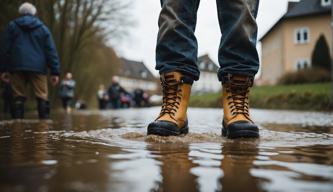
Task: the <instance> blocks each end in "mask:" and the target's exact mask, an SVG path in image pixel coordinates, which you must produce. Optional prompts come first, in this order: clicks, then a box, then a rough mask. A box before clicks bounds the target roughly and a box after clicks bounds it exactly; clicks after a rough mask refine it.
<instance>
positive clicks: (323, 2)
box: [321, 0, 331, 7]
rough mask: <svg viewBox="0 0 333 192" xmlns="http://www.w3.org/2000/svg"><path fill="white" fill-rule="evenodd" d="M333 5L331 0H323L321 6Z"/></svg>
mask: <svg viewBox="0 0 333 192" xmlns="http://www.w3.org/2000/svg"><path fill="white" fill-rule="evenodd" d="M330 5H331V0H321V6H323V7H326V6H330Z"/></svg>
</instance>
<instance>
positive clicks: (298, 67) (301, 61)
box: [295, 59, 311, 71]
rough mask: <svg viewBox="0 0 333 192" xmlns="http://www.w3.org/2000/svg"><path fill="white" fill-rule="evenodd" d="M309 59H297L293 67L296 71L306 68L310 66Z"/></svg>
mask: <svg viewBox="0 0 333 192" xmlns="http://www.w3.org/2000/svg"><path fill="white" fill-rule="evenodd" d="M310 67H311V65H310V61H309V60H308V59H299V60H298V61H297V62H296V65H295V68H296V70H297V71H299V70H302V69H308V68H310Z"/></svg>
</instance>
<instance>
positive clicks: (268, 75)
mask: <svg viewBox="0 0 333 192" xmlns="http://www.w3.org/2000/svg"><path fill="white" fill-rule="evenodd" d="M283 38H284V24H283V23H281V24H280V25H278V26H276V28H275V29H274V30H273V31H271V32H270V34H268V35H267V36H266V37H265V39H263V40H262V58H261V78H260V81H261V83H262V84H274V83H276V82H277V80H278V79H279V77H281V75H282V74H283V73H284V68H283V60H284V55H283V53H284V52H283Z"/></svg>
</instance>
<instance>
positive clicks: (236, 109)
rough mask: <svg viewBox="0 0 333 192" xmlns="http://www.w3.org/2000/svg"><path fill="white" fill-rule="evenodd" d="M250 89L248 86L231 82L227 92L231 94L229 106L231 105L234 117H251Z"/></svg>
mask: <svg viewBox="0 0 333 192" xmlns="http://www.w3.org/2000/svg"><path fill="white" fill-rule="evenodd" d="M231 87H232V88H231ZM249 87H250V86H249V85H247V84H238V83H234V82H231V83H230V86H228V87H227V91H228V92H230V93H231V94H230V96H228V98H227V99H228V100H229V102H228V104H229V106H230V105H231V114H232V115H238V114H242V115H245V116H249V102H248V101H249V91H250V90H249Z"/></svg>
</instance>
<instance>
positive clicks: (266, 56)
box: [260, 14, 332, 84]
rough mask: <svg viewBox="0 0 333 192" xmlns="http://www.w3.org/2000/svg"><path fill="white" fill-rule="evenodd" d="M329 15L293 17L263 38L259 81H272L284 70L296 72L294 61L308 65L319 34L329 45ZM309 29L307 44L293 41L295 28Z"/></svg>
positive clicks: (330, 37) (262, 82)
mask: <svg viewBox="0 0 333 192" xmlns="http://www.w3.org/2000/svg"><path fill="white" fill-rule="evenodd" d="M330 23H331V16H330V15H329V14H326V15H318V16H311V17H300V18H293V19H289V20H287V21H283V22H282V23H281V24H279V25H278V26H276V28H275V29H274V30H273V31H271V32H270V34H268V35H267V36H266V37H265V39H263V40H262V60H261V62H262V63H261V65H262V75H261V79H260V80H261V82H260V83H261V84H275V83H277V81H278V79H279V78H280V77H281V76H282V75H283V74H285V73H288V72H293V71H297V62H298V61H301V60H306V61H308V62H309V65H311V55H312V51H313V49H314V47H315V44H316V42H317V40H318V38H319V37H320V35H321V34H324V35H325V38H326V40H327V43H328V44H329V46H330V49H332V47H331V43H330V42H331V41H332V36H331V27H330ZM300 28H308V29H309V40H308V42H307V43H304V44H298V43H296V42H295V34H296V30H297V29H300Z"/></svg>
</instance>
